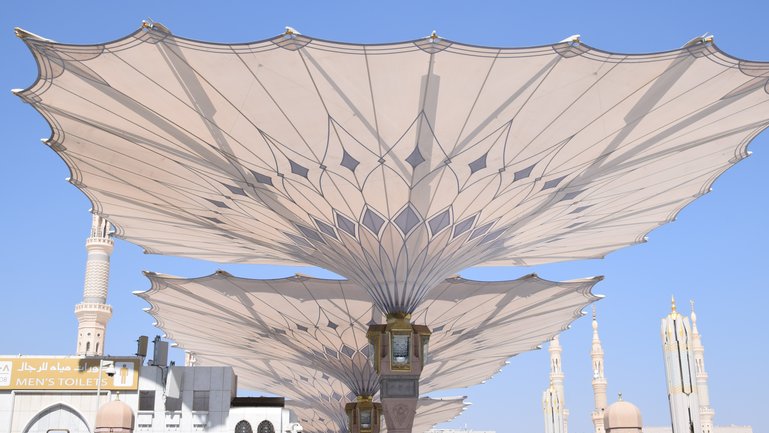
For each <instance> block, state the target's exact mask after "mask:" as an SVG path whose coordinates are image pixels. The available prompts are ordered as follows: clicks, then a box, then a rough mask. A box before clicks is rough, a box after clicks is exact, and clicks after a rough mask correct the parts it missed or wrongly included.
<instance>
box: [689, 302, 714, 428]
mask: <svg viewBox="0 0 769 433" xmlns="http://www.w3.org/2000/svg"><path fill="white" fill-rule="evenodd" d="M691 304H692V314H691V316H690V317H691V319H692V351H693V352H694V365H695V376H696V378H697V394H698V397H699V401H700V424H701V426H702V433H713V415H715V414H716V412H715V411H714V410H713V408H712V407H710V395H709V393H708V373H707V372H706V371H705V348H704V347H703V346H702V338H701V336H700V332H699V330H698V329H697V314H695V312H694V301H691Z"/></svg>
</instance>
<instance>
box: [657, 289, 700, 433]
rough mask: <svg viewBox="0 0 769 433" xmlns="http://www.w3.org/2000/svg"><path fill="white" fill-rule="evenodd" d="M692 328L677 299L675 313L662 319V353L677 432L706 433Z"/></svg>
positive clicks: (674, 432)
mask: <svg viewBox="0 0 769 433" xmlns="http://www.w3.org/2000/svg"><path fill="white" fill-rule="evenodd" d="M690 329H691V328H690V326H689V319H687V318H686V317H683V316H681V315H680V314H679V313H678V312H677V311H676V300H675V298H673V299H672V311H671V312H670V314H668V315H667V317H665V318H664V319H662V350H663V355H664V357H665V376H666V378H667V388H668V401H669V403H670V420H671V424H672V430H673V433H700V432H702V429H701V427H700V404H699V399H698V395H697V378H696V377H695V375H696V373H695V371H696V370H695V363H694V352H693V350H692V343H693V342H692V339H691V333H690Z"/></svg>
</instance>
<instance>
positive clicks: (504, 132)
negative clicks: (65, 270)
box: [17, 26, 769, 313]
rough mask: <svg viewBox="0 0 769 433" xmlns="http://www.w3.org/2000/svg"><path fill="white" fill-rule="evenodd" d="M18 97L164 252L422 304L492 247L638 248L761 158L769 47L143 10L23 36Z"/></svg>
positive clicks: (486, 257) (143, 240)
mask: <svg viewBox="0 0 769 433" xmlns="http://www.w3.org/2000/svg"><path fill="white" fill-rule="evenodd" d="M20 34H21V35H22V36H23V38H24V39H23V40H24V42H25V43H26V44H27V45H28V46H29V48H30V49H31V51H32V54H33V55H34V58H35V59H36V61H37V63H38V65H39V76H38V79H37V80H36V82H35V83H34V84H33V85H32V86H30V87H29V88H28V89H26V90H23V91H20V92H17V94H18V95H19V96H20V97H21V98H22V99H23V100H24V101H26V102H28V103H30V104H32V106H34V107H35V108H36V109H37V110H38V111H39V112H40V113H41V114H42V115H43V116H44V117H45V119H46V120H47V121H48V123H49V124H50V125H51V129H52V135H51V137H50V139H48V140H47V143H48V144H49V145H50V146H51V148H52V149H53V150H54V151H56V152H57V153H58V154H59V155H60V156H61V157H62V159H63V160H64V161H65V162H66V164H67V165H68V166H69V168H70V170H71V172H72V176H71V182H72V183H73V184H74V185H76V186H77V187H78V188H80V189H81V190H82V191H83V192H84V193H85V194H86V195H87V196H88V197H89V199H90V200H91V201H92V202H93V207H94V210H95V212H96V213H98V214H101V215H103V216H105V217H106V218H107V219H109V221H110V222H112V223H113V224H114V225H115V226H116V227H117V230H118V234H119V236H121V237H123V238H125V239H127V240H129V241H131V242H134V243H136V244H139V245H141V246H143V247H144V248H146V250H147V251H148V252H151V253H161V254H169V255H179V256H188V257H197V258H204V259H210V260H215V261H223V262H252V263H303V264H311V265H316V266H320V267H323V268H325V269H329V270H332V271H334V272H336V273H337V274H340V275H343V276H345V277H346V278H349V279H351V280H353V281H356V282H357V283H358V284H359V285H360V286H362V287H364V288H366V290H368V291H369V292H370V293H371V295H372V296H373V298H374V300H375V301H376V302H377V305H378V306H379V307H380V309H382V310H384V311H386V312H409V313H410V312H413V311H414V310H415V309H416V308H417V305H418V304H419V302H420V301H421V300H422V299H423V298H424V296H425V295H426V294H427V293H428V291H429V290H431V289H432V288H433V287H434V286H435V285H436V284H438V283H439V282H440V281H442V280H443V279H444V278H446V277H448V276H449V275H452V274H454V273H456V272H458V271H460V270H462V269H465V268H467V267H470V266H475V265H481V264H494V265H532V264H539V263H547V262H554V261H562V260H572V259H583V258H598V257H603V256H604V255H605V254H607V253H609V252H611V251H614V250H616V249H618V248H621V247H624V246H627V245H631V244H634V243H638V242H641V241H643V240H644V236H645V235H646V234H647V233H648V232H649V231H650V230H652V229H654V228H656V227H658V226H659V225H661V224H664V223H666V222H669V221H671V220H673V218H674V217H675V215H676V214H677V213H678V212H679V211H680V210H681V209H682V208H683V207H684V206H686V205H687V204H688V203H689V202H691V201H692V200H694V199H695V198H697V197H699V196H701V195H702V194H704V193H706V192H707V191H708V190H709V187H710V185H711V184H712V183H713V181H714V180H715V178H716V177H717V176H718V175H720V174H721V173H722V172H723V171H724V170H726V169H727V168H728V167H730V166H731V165H733V164H735V163H736V162H737V161H739V160H740V159H742V158H744V157H745V156H747V155H748V152H747V150H746V147H747V145H748V143H749V142H750V141H751V139H752V138H753V137H754V136H755V135H756V134H758V133H759V132H760V131H762V130H763V129H764V128H766V126H767V124H768V122H769V104H767V103H768V102H769V95H767V77H769V64H766V63H755V62H747V61H742V60H737V59H734V58H732V57H729V56H728V55H726V54H725V53H723V52H721V51H720V50H719V49H718V48H717V47H716V46H715V45H714V44H712V43H709V42H702V43H699V44H694V45H692V46H687V47H685V48H681V49H678V50H673V51H668V52H661V53H652V54H613V53H608V52H604V51H600V50H598V49H595V48H592V47H589V46H587V45H585V44H581V43H575V42H562V43H558V44H554V45H548V46H540V47H530V48H492V47H477V46H471V45H465V44H461V43H457V42H453V41H448V40H443V39H440V38H438V39H431V38H428V39H423V40H416V41H411V42H401V43H390V44H381V45H355V44H345V43H338V42H329V41H324V40H319V39H314V38H310V37H307V36H303V35H296V34H292V35H284V36H279V37H276V38H272V39H268V40H263V41H258V42H252V43H242V44H219V43H209V42H201V41H194V40H189V39H185V38H182V37H179V36H175V35H172V34H170V33H168V31H167V29H165V28H164V27H162V26H155V27H153V26H148V27H146V28H143V29H140V30H138V31H136V32H134V33H132V34H130V35H128V36H126V37H124V38H122V39H119V40H116V41H113V42H108V43H104V44H97V45H83V46H75V45H66V44H60V43H55V42H52V41H49V40H44V39H40V38H38V37H35V36H34V35H31V34H26V33H24V32H23V31H22V32H20Z"/></svg>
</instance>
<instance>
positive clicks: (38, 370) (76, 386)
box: [0, 356, 141, 391]
mask: <svg viewBox="0 0 769 433" xmlns="http://www.w3.org/2000/svg"><path fill="white" fill-rule="evenodd" d="M110 364H111V365H113V366H114V373H115V374H114V375H112V376H109V375H108V374H107V372H108V370H111V369H109V368H108V366H109V365H110ZM100 365H101V371H100V368H99V366H100ZM140 365H141V363H140V360H139V358H81V357H36V356H18V357H0V390H16V389H34V390H94V391H96V390H97V389H98V388H99V387H100V386H99V381H101V389H103V390H112V391H121V390H136V389H138V387H139V367H140Z"/></svg>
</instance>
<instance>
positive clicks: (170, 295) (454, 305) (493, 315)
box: [137, 271, 601, 401]
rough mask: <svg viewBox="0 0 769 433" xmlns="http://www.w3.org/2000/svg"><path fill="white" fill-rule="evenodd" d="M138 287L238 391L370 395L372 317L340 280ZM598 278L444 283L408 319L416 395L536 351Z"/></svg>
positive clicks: (484, 375) (171, 282)
mask: <svg viewBox="0 0 769 433" xmlns="http://www.w3.org/2000/svg"><path fill="white" fill-rule="evenodd" d="M148 278H149V279H150V281H151V284H152V286H151V287H150V289H149V290H147V291H146V292H137V295H138V296H140V297H142V298H143V299H145V300H146V301H147V302H149V303H150V305H151V307H150V308H148V312H149V313H150V314H151V315H152V316H153V317H154V318H155V319H156V324H157V326H158V327H159V328H161V329H162V330H163V331H164V332H165V333H166V336H167V337H168V338H170V339H173V340H175V341H176V343H177V344H178V345H179V346H181V347H183V348H184V349H185V350H189V351H191V352H193V353H195V354H196V357H197V358H198V359H199V360H200V359H205V360H208V361H211V362H212V363H214V364H217V363H224V364H226V365H233V367H234V368H235V369H236V372H237V374H238V376H239V377H240V378H241V379H240V383H241V385H242V386H245V387H247V388H251V389H259V390H265V391H268V390H269V391H270V392H280V393H285V394H284V395H286V396H289V397H295V396H294V395H293V394H291V391H290V390H291V389H295V388H296V389H298V388H299V387H300V385H301V386H305V385H306V387H307V389H305V390H304V391H301V392H302V393H303V395H305V396H311V395H312V396H317V397H318V398H317V399H316V401H328V400H334V401H341V399H342V398H344V397H347V398H349V399H352V398H354V397H355V395H372V396H373V395H375V394H376V393H377V392H378V390H379V383H378V380H377V376H376V373H375V372H374V371H373V369H372V368H371V366H370V364H369V362H368V353H369V344H368V341H367V340H366V331H367V330H368V325H369V323H371V321H372V320H373V321H374V322H377V321H378V320H381V313H379V312H378V310H377V309H376V307H375V306H374V302H373V300H372V299H371V297H370V296H369V294H368V293H367V292H366V291H365V290H363V289H362V288H360V286H358V285H357V284H356V283H354V282H352V281H348V280H327V279H319V278H310V277H306V276H295V277H288V278H280V279H274V280H253V279H245V278H237V277H233V276H232V275H229V274H227V273H226V272H223V271H218V272H216V273H214V274H212V275H209V276H206V277H201V278H194V279H184V278H178V277H171V276H164V275H159V274H154V273H149V274H148ZM600 279H601V278H600V277H597V278H589V279H582V280H573V281H565V282H553V281H547V280H543V279H541V278H539V277H537V276H536V275H533V274H532V275H527V276H525V277H522V278H519V279H517V280H513V281H495V282H482V281H472V280H467V279H464V278H461V277H453V278H449V279H446V280H444V281H443V282H442V283H441V284H439V285H438V286H437V287H436V288H435V290H433V291H432V292H431V293H430V294H429V295H428V298H427V299H426V300H425V302H423V303H422V305H421V306H420V308H419V309H418V310H417V311H416V312H415V313H414V315H413V316H412V322H413V323H416V324H422V325H427V326H429V327H430V328H431V329H432V332H433V334H432V336H431V338H430V348H429V358H428V363H427V365H426V366H425V369H424V371H423V373H422V376H421V379H420V392H422V393H428V392H431V391H435V390H440V389H450V388H460V387H466V386H470V385H474V384H477V383H480V382H482V381H485V380H487V379H489V378H490V377H491V376H493V375H494V374H495V373H496V372H497V371H499V369H501V368H502V367H503V366H504V365H505V363H506V361H507V359H508V358H510V357H511V356H514V355H517V354H518V353H521V352H524V351H528V350H532V349H535V348H537V347H538V345H539V344H540V343H542V342H544V341H547V340H548V339H550V338H551V337H552V336H553V335H555V334H557V333H558V332H560V331H562V330H564V329H566V328H567V327H568V325H569V323H571V322H572V321H573V320H575V319H576V318H578V317H580V316H581V314H582V308H584V307H585V306H587V305H589V304H590V303H591V302H594V301H595V300H596V299H598V297H596V296H594V295H592V294H591V289H592V287H593V286H594V285H595V284H596V283H597V282H598V281H600ZM270 369H274V370H270ZM311 370H312V371H311ZM300 371H301V373H300ZM254 372H257V373H255V374H254ZM275 390H280V391H275ZM329 396H334V397H333V398H331V397H329ZM295 398H298V397H295Z"/></svg>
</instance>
